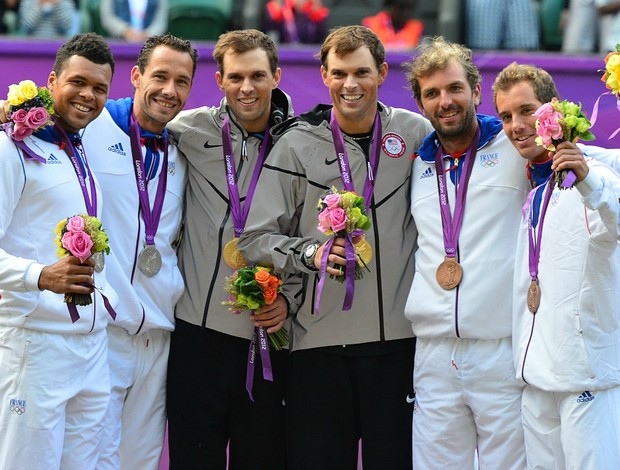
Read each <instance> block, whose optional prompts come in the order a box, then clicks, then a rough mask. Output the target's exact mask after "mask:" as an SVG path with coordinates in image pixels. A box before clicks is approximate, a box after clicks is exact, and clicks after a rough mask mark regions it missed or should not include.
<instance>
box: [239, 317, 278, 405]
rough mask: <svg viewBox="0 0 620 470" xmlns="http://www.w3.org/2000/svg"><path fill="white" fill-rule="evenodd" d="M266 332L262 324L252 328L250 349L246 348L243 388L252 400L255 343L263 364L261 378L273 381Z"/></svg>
mask: <svg viewBox="0 0 620 470" xmlns="http://www.w3.org/2000/svg"><path fill="white" fill-rule="evenodd" d="M267 335H268V333H267V330H265V328H263V327H262V326H257V327H255V328H254V334H253V335H252V341H250V349H249V350H248V365H247V370H246V374H245V389H246V390H247V391H248V395H250V400H252V401H254V396H253V395H252V388H253V385H254V366H255V365H256V343H257V342H258V350H259V353H260V360H261V364H262V365H263V379H265V380H268V381H269V382H273V370H272V368H271V358H270V357H269V338H268V336H267Z"/></svg>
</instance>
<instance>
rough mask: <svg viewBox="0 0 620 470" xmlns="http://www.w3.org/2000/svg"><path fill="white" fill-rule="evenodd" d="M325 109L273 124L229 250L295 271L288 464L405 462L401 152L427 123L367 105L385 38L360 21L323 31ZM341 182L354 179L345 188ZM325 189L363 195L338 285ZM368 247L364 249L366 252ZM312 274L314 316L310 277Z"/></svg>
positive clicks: (407, 251) (338, 249) (408, 363)
mask: <svg viewBox="0 0 620 470" xmlns="http://www.w3.org/2000/svg"><path fill="white" fill-rule="evenodd" d="M319 57H320V60H321V76H322V78H323V83H324V84H325V86H326V87H327V88H328V90H329V95H330V98H331V100H332V104H330V105H318V106H316V107H315V108H314V109H312V110H310V111H309V112H308V113H305V114H303V115H301V116H299V118H296V119H294V120H291V121H288V122H286V123H284V124H283V126H282V127H281V128H278V129H276V131H275V132H276V136H277V138H278V140H277V142H276V144H275V146H274V148H273V150H272V152H271V154H270V155H269V158H268V159H267V162H266V164H265V169H264V170H263V176H262V177H263V181H262V186H260V187H259V188H258V189H257V193H256V198H257V200H258V201H262V202H263V204H257V205H254V206H253V207H252V210H251V212H250V215H249V217H248V224H247V231H246V232H245V233H244V234H243V235H242V238H241V240H240V245H239V246H240V249H241V250H242V251H243V252H244V253H245V254H246V256H247V258H248V259H251V260H254V261H257V262H262V263H268V264H271V265H273V266H274V267H275V269H276V270H277V271H279V272H286V273H297V272H301V273H303V275H304V287H305V290H304V296H303V298H302V299H301V301H302V305H301V307H300V309H299V311H298V312H297V314H296V315H294V316H293V318H292V353H291V362H290V370H289V380H288V384H287V387H288V388H287V393H286V414H287V417H286V429H287V436H286V444H287V450H286V454H287V458H288V468H294V469H299V468H313V469H319V468H321V469H328V468H330V469H331V468H334V469H335V468H338V469H345V468H355V466H356V461H357V455H358V443H359V440H360V439H361V440H362V461H363V466H364V468H369V469H377V468H390V469H409V468H411V413H412V405H411V402H410V401H408V394H409V393H411V385H412V384H411V373H412V368H413V347H414V339H413V337H412V336H413V335H412V333H411V328H410V327H409V324H408V322H407V321H406V319H405V318H404V316H403V308H404V304H405V299H406V295H407V289H408V287H409V284H410V283H411V278H412V276H413V256H412V254H413V248H414V246H415V239H416V231H415V227H414V225H413V220H412V218H411V214H409V213H408V211H407V210H406V207H408V205H409V184H410V173H411V161H410V157H411V155H412V154H413V153H414V152H415V151H416V150H417V149H418V147H419V145H420V144H421V142H422V139H423V137H424V136H425V135H426V134H427V133H428V132H430V130H431V126H430V124H429V123H428V121H426V120H425V119H424V118H423V117H422V116H420V115H419V114H416V113H413V112H411V111H407V110H404V109H399V108H391V107H389V106H385V105H384V104H382V103H380V102H379V101H378V94H379V88H380V86H381V85H382V84H383V83H384V81H385V79H386V77H387V72H388V66H387V63H386V62H385V51H384V48H383V44H381V42H380V41H379V39H378V38H377V36H376V35H375V34H374V33H373V32H372V31H371V30H370V29H368V28H366V27H364V26H347V27H343V28H337V29H334V30H333V31H332V32H331V33H330V34H329V36H328V37H327V39H326V40H325V42H324V43H323V45H322V47H321V51H320V54H319ZM351 186H352V187H351ZM332 187H336V188H338V189H345V188H346V189H348V190H352V189H353V190H355V191H357V192H358V194H363V195H364V197H365V200H366V201H365V204H366V212H367V214H368V217H369V218H370V221H371V224H372V227H371V229H370V230H368V231H367V232H366V236H365V240H366V242H367V245H366V247H371V249H372V259H371V260H369V261H368V267H369V269H370V272H365V273H364V277H363V278H362V279H358V280H356V281H355V293H354V297H353V300H352V305H351V308H350V310H345V309H344V308H343V298H344V297H345V292H346V290H347V289H346V285H345V284H343V283H340V282H337V281H336V280H334V279H329V275H330V274H338V273H339V271H338V269H335V268H333V267H331V266H330V267H327V268H326V271H325V272H322V271H321V270H319V268H320V267H321V264H322V263H321V260H322V258H323V256H325V257H328V258H329V264H330V265H331V264H332V263H336V264H338V265H345V263H346V259H345V257H344V256H345V242H344V240H345V239H344V238H343V237H338V238H336V241H335V242H334V243H333V245H332V246H331V248H330V249H329V253H325V255H323V252H324V251H325V250H326V249H327V248H326V246H327V241H328V237H327V236H326V235H324V234H323V233H321V232H320V231H319V230H318V229H317V224H318V222H317V215H318V212H317V202H318V200H319V198H320V197H321V196H324V195H325V192H326V191H327V190H329V189H330V188H332ZM366 253H369V251H368V250H366ZM321 278H324V279H322V280H323V285H322V294H321V297H320V313H319V312H317V311H316V310H315V299H316V296H317V285H318V283H319V281H320V280H321Z"/></svg>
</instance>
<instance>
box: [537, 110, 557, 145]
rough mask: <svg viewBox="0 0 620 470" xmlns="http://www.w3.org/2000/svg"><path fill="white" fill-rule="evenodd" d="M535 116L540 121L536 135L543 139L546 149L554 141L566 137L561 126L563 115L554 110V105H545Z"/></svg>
mask: <svg viewBox="0 0 620 470" xmlns="http://www.w3.org/2000/svg"><path fill="white" fill-rule="evenodd" d="M534 116H535V117H536V118H537V119H538V123H537V126H536V134H538V135H539V136H540V137H541V138H542V143H543V145H544V146H545V147H549V146H551V145H552V144H553V142H552V141H553V140H559V139H561V138H562V137H563V136H564V135H563V133H562V126H561V125H560V120H561V119H562V114H560V113H559V112H557V111H556V110H555V109H554V107H553V103H545V104H543V105H542V106H541V107H540V108H538V109H537V110H536V112H535V113H534Z"/></svg>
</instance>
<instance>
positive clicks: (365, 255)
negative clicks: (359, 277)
mask: <svg viewBox="0 0 620 470" xmlns="http://www.w3.org/2000/svg"><path fill="white" fill-rule="evenodd" d="M355 253H357V255H358V256H359V258H360V259H359V261H358V262H357V264H359V265H360V266H364V265H366V266H368V265H369V264H370V260H372V246H370V243H368V240H366V237H362V239H361V240H360V241H359V242H357V243H356V244H355Z"/></svg>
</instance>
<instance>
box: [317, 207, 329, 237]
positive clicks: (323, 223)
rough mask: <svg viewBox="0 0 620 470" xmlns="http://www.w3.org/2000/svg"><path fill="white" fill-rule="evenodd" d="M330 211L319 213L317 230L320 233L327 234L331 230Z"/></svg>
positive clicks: (324, 210) (325, 210)
mask: <svg viewBox="0 0 620 470" xmlns="http://www.w3.org/2000/svg"><path fill="white" fill-rule="evenodd" d="M330 212H331V210H330V209H323V210H322V211H321V212H320V213H319V225H318V227H317V228H318V229H319V230H320V231H321V232H322V233H328V232H329V231H330V230H331V222H332V219H331V217H330Z"/></svg>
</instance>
